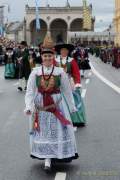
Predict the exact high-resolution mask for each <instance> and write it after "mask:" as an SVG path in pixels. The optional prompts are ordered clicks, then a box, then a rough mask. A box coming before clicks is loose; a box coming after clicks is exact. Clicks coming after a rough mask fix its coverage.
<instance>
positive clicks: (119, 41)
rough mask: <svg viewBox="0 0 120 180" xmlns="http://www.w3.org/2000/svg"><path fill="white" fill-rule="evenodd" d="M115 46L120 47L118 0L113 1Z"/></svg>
mask: <svg viewBox="0 0 120 180" xmlns="http://www.w3.org/2000/svg"><path fill="white" fill-rule="evenodd" d="M114 24H115V33H116V35H115V44H116V45H117V44H118V45H119V46H120V0H115V18H114Z"/></svg>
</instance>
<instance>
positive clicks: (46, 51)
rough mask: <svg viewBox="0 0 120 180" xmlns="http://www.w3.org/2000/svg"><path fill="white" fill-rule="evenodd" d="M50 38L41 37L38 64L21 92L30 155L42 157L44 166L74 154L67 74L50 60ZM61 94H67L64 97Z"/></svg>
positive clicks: (71, 101) (65, 159)
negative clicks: (26, 116)
mask: <svg viewBox="0 0 120 180" xmlns="http://www.w3.org/2000/svg"><path fill="white" fill-rule="evenodd" d="M53 59H54V51H53V42H52V40H51V38H50V36H49V35H47V36H46V38H45V40H44V48H43V50H42V61H43V63H42V66H40V67H36V68H34V69H33V71H32V73H31V75H30V77H29V80H28V85H27V92H26V96H25V104H26V109H25V112H26V114H27V115H30V148H31V149H30V153H31V157H32V158H38V159H45V170H50V168H51V161H62V162H68V161H72V160H73V159H77V158H78V154H77V149H76V141H75V136H74V128H73V125H72V122H71V118H70V113H69V110H68V107H67V104H66V100H67V103H69V104H70V106H69V108H70V112H71V113H72V112H74V111H76V108H75V104H74V99H73V96H72V92H71V87H70V84H69V80H68V77H67V75H66V73H65V72H64V71H63V69H62V68H59V67H55V66H54V63H53ZM64 97H67V98H66V99H64Z"/></svg>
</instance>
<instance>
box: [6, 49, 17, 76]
mask: <svg viewBox="0 0 120 180" xmlns="http://www.w3.org/2000/svg"><path fill="white" fill-rule="evenodd" d="M4 63H5V73H4V77H5V78H6V79H8V78H15V55H14V52H13V48H10V47H9V48H7V49H6V54H5V58H4Z"/></svg>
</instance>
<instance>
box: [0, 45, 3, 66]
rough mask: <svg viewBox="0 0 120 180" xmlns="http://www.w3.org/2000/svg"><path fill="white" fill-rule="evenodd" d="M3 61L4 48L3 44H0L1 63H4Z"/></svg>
mask: <svg viewBox="0 0 120 180" xmlns="http://www.w3.org/2000/svg"><path fill="white" fill-rule="evenodd" d="M3 61H4V54H3V48H2V45H0V65H2V64H3Z"/></svg>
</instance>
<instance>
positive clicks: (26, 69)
mask: <svg viewBox="0 0 120 180" xmlns="http://www.w3.org/2000/svg"><path fill="white" fill-rule="evenodd" d="M20 46H21V53H20V54H19V58H18V63H19V86H18V90H20V91H22V90H23V89H24V90H26V87H27V80H28V78H29V75H30V72H31V68H30V62H29V50H28V48H27V42H25V41H22V42H21V44H20ZM23 86H24V87H23Z"/></svg>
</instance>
